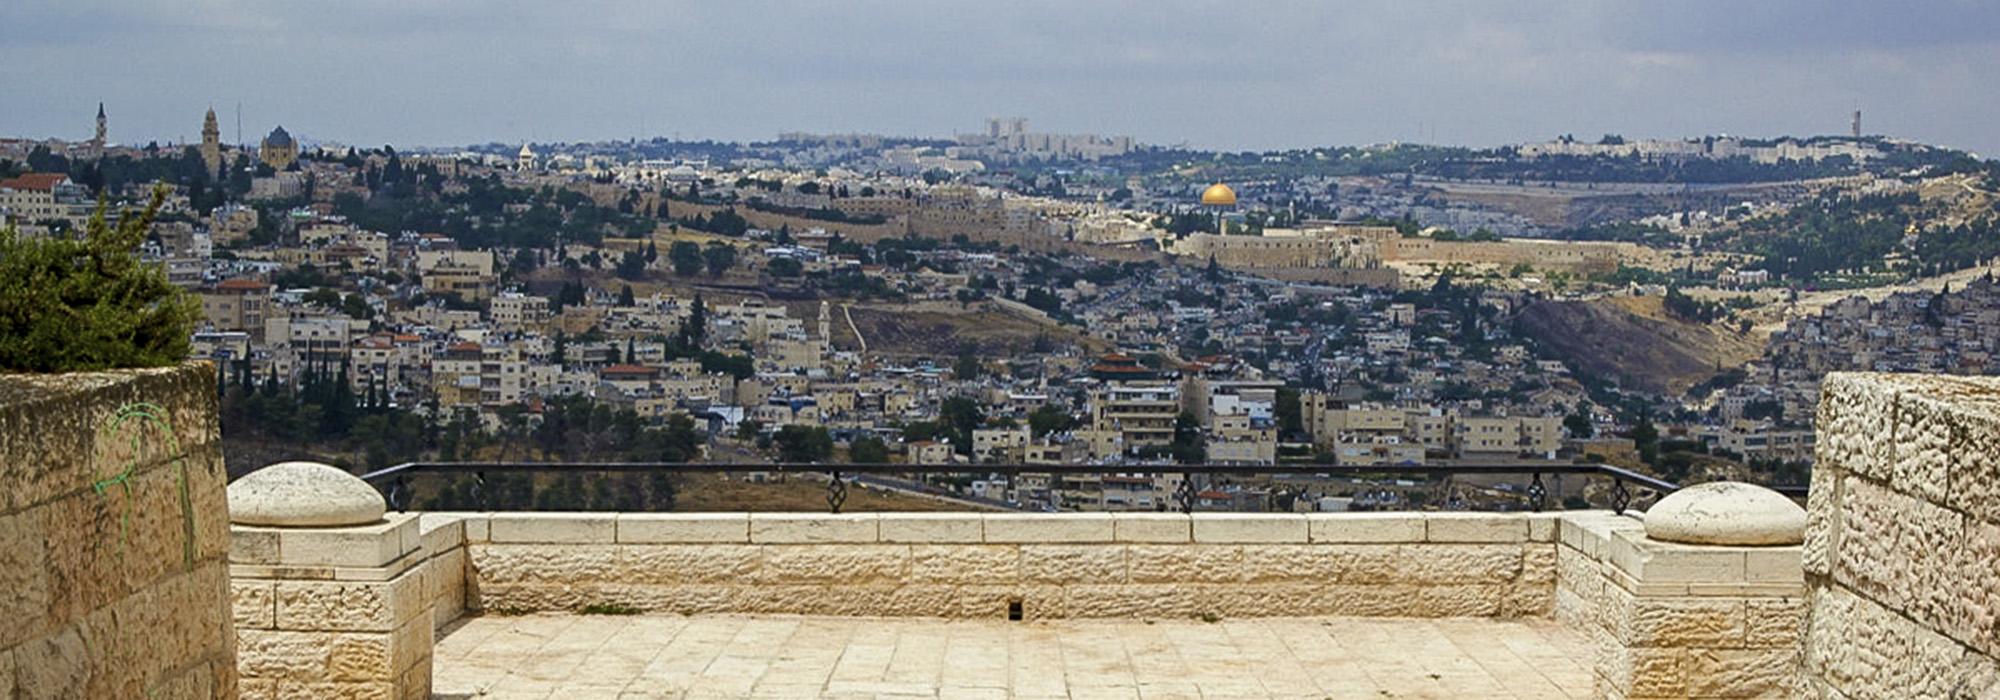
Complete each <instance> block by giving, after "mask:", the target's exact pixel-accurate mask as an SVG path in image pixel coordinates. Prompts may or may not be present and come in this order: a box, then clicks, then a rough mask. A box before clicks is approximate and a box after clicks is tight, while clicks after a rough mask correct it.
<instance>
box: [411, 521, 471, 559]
mask: <svg viewBox="0 0 2000 700" xmlns="http://www.w3.org/2000/svg"><path fill="white" fill-rule="evenodd" d="M417 532H418V533H420V534H421V535H422V536H423V543H424V546H423V553H424V556H425V557H435V556H437V555H439V554H443V553H444V552H446V551H449V550H453V549H461V548H464V547H465V519H464V518H461V517H459V516H457V515H440V514H436V513H424V514H422V515H420V516H418V520H417Z"/></svg>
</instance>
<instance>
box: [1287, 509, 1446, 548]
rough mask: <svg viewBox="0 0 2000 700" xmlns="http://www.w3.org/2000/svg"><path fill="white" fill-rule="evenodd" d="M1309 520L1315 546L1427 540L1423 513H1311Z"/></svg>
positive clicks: (1307, 521)
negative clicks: (1322, 544) (1320, 544)
mask: <svg viewBox="0 0 2000 700" xmlns="http://www.w3.org/2000/svg"><path fill="white" fill-rule="evenodd" d="M1305 517H1306V524H1307V525H1308V530H1309V533H1310V537H1311V539H1312V541H1313V542H1314V543H1315V544H1317V543H1330V544H1370V543H1397V542H1422V541H1424V515H1423V514H1421V513H1308V514H1306V516H1305Z"/></svg>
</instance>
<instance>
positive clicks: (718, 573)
mask: <svg viewBox="0 0 2000 700" xmlns="http://www.w3.org/2000/svg"><path fill="white" fill-rule="evenodd" d="M762 550H763V548H762V547H756V546H752V545H733V544H658V545H632V546H627V547H618V548H616V549H611V550H598V551H601V552H604V553H605V556H609V557H611V558H612V562H611V564H610V566H609V568H608V569H607V570H606V574H607V575H606V576H604V577H603V578H601V579H598V580H605V581H614V582H618V583H719V582H726V581H740V580H743V579H744V578H746V577H748V576H750V575H752V574H753V573H755V572H756V571H757V563H758V561H759V559H760V558H761V556H762ZM520 580H550V581H553V580H560V579H559V578H557V577H539V578H536V579H520Z"/></svg>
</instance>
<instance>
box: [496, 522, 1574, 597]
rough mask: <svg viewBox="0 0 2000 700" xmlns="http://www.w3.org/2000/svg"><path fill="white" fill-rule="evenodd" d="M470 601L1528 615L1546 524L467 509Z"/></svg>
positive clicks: (1548, 580)
mask: <svg viewBox="0 0 2000 700" xmlns="http://www.w3.org/2000/svg"><path fill="white" fill-rule="evenodd" d="M460 517H463V518H464V520H463V526H464V529H465V530H464V531H465V538H466V542H467V545H466V551H467V560H468V569H467V581H466V584H465V585H466V589H467V590H468V594H467V596H468V603H469V604H470V605H473V606H476V607H483V608H484V609H486V610H488V611H497V612H506V613H524V612H534V611H581V610H589V609H598V610H626V611H646V612H666V613H689V614H692V613H794V614H820V615H882V616H939V617H992V618H1004V617H1007V616H1009V615H1010V614H1014V613H1018V614H1019V615H1020V616H1021V617H1023V618H1025V619H1038V618H1075V617H1163V618H1164V617H1206V616H1217V617H1253V616H1285V615H1366V616H1403V617H1430V616H1503V617H1504V616H1541V615H1547V614H1548V612H1549V610H1550V608H1551V606H1552V604H1553V596H1554V593H1555V585H1554V581H1555V578H1554V577H1555V557H1556V551H1555V543H1554V539H1555V527H1554V523H1555V521H1554V518H1553V516H1544V515H1528V514H1518V513H1516V514H1501V513H1485V514H1443V513H1393V514H1359V513H1356V514H1327V515H1295V514H1258V515H1235V514H1195V515H1193V516H1189V515H1182V514H1152V513H1144V514H1125V513H1119V514H1109V513H1103V514H1057V515H1039V514H1037V515H1020V514H984V515H982V514H977V513H964V514H955V513H954V514H893V513H884V514H873V513H868V514H850V515H827V514H782V513H772V514H763V513H758V514H744V513H717V514H638V513H623V514H621V513H496V514H474V515H464V516H460Z"/></svg>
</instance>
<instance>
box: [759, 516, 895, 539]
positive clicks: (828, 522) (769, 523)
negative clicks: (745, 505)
mask: <svg viewBox="0 0 2000 700" xmlns="http://www.w3.org/2000/svg"><path fill="white" fill-rule="evenodd" d="M879 525H880V520H879V519H878V518H877V516H876V514H874V513H842V514H837V515H836V514H815V513H751V514H750V541H751V542H755V543H759V544H814V543H831V542H847V543H862V542H875V541H877V540H878V539H879V537H880V529H879Z"/></svg>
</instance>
